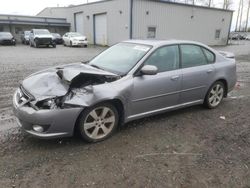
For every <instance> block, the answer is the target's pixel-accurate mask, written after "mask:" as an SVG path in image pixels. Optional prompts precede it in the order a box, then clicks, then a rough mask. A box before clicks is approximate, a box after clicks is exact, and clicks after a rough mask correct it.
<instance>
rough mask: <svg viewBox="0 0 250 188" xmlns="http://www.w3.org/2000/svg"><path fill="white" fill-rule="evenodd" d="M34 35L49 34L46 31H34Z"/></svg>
mask: <svg viewBox="0 0 250 188" xmlns="http://www.w3.org/2000/svg"><path fill="white" fill-rule="evenodd" d="M34 33H35V34H39V35H45V34H50V32H49V31H48V30H46V29H45V30H35V31H34Z"/></svg>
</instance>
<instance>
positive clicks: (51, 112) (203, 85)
mask: <svg viewBox="0 0 250 188" xmlns="http://www.w3.org/2000/svg"><path fill="white" fill-rule="evenodd" d="M235 83H236V65H235V59H234V56H233V54H229V53H227V52H223V53H222V52H221V53H220V52H217V51H215V50H213V49H211V48H210V47H208V46H206V45H203V44H201V43H196V42H191V41H178V40H169V41H144V40H131V41H125V42H122V43H118V44H116V45H114V46H112V47H110V48H109V49H107V50H105V51H104V52H102V53H101V54H100V55H98V56H96V57H95V58H93V59H92V60H91V61H89V62H83V63H75V64H69V65H64V66H58V67H54V68H50V69H47V70H43V71H40V72H38V73H35V74H32V75H30V76H29V77H27V78H26V79H25V80H24V81H23V82H22V83H21V84H20V87H19V88H18V89H17V91H16V92H15V94H14V97H13V104H14V114H15V116H16V117H17V122H18V124H19V125H20V126H21V127H22V128H23V129H24V130H25V131H26V132H27V133H29V134H31V135H33V136H36V137H39V138H56V137H66V136H72V135H74V133H79V134H80V135H81V137H82V138H83V139H84V140H86V141H88V142H97V141H102V140H104V139H106V138H108V137H110V136H111V135H112V134H113V133H114V132H115V131H116V130H117V128H118V127H119V126H121V125H123V124H124V123H127V122H129V121H132V120H135V119H138V118H143V117H146V116H150V115H154V114H157V113H161V112H166V111H169V110H174V109H179V108H183V107H188V106H191V105H198V104H204V105H205V106H206V107H208V108H210V109H212V108H216V107H217V106H219V105H220V103H221V102H222V100H223V98H224V97H226V96H227V94H228V92H230V91H231V90H232V89H233V88H234V85H235Z"/></svg>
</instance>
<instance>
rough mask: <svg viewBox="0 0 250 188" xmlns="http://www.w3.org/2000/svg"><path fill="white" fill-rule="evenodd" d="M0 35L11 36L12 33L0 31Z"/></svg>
mask: <svg viewBox="0 0 250 188" xmlns="http://www.w3.org/2000/svg"><path fill="white" fill-rule="evenodd" d="M0 36H1V37H12V34H11V33H7V32H1V33H0Z"/></svg>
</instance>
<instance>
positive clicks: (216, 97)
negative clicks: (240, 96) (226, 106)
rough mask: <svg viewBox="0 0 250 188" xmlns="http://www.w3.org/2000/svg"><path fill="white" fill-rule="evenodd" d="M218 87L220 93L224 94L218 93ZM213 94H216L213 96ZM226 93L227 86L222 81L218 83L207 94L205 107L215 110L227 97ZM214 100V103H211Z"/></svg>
mask: <svg viewBox="0 0 250 188" xmlns="http://www.w3.org/2000/svg"><path fill="white" fill-rule="evenodd" d="M216 87H218V88H219V90H220V91H222V92H219V91H218V92H216V90H217V89H216ZM213 92H216V94H213ZM225 92H226V87H225V84H224V83H223V82H221V81H216V82H215V83H213V85H212V86H211V87H210V88H209V90H208V92H207V94H206V97H205V100H204V106H205V107H207V108H209V109H214V108H217V107H218V106H219V105H220V104H221V102H222V100H223V98H224V96H225ZM212 98H214V99H213V101H214V102H213V101H212V102H211V100H212Z"/></svg>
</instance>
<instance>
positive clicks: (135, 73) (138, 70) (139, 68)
mask: <svg viewBox="0 0 250 188" xmlns="http://www.w3.org/2000/svg"><path fill="white" fill-rule="evenodd" d="M170 46H176V47H177V48H178V51H179V64H178V65H179V66H178V68H177V69H175V70H179V69H181V57H180V48H179V44H167V45H164V46H160V47H158V48H156V49H154V50H153V51H152V52H151V53H150V54H149V55H148V57H147V58H146V59H145V60H144V61H143V63H142V64H141V65H140V66H139V67H138V69H137V70H136V71H135V72H134V74H133V75H134V76H138V75H140V74H139V73H140V70H141V68H142V67H143V66H144V65H145V62H146V61H147V60H148V59H149V58H150V57H151V55H152V54H153V53H155V52H156V51H157V50H158V49H161V48H164V47H170ZM175 70H169V71H164V72H170V71H175ZM164 72H159V73H164Z"/></svg>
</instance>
